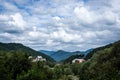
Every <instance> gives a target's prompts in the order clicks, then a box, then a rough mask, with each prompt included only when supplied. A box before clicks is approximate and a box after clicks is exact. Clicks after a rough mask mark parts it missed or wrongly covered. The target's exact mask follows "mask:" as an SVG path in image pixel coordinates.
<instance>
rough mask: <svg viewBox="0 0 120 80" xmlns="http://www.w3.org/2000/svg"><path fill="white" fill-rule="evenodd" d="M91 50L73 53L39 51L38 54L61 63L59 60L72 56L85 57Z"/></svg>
mask: <svg viewBox="0 0 120 80" xmlns="http://www.w3.org/2000/svg"><path fill="white" fill-rule="evenodd" d="M92 50H93V49H89V50H87V51H75V52H68V51H64V50H58V51H47V50H39V52H42V53H44V54H46V55H49V56H50V57H52V58H53V59H54V60H56V61H61V60H65V59H67V58H68V57H70V56H72V55H84V56H83V57H85V56H86V55H87V54H88V53H89V52H90V51H92Z"/></svg>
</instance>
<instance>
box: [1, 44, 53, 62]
mask: <svg viewBox="0 0 120 80" xmlns="http://www.w3.org/2000/svg"><path fill="white" fill-rule="evenodd" d="M0 51H3V52H6V53H8V52H12V51H13V52H14V51H22V52H24V53H25V54H27V55H31V56H34V57H36V56H42V57H44V58H46V59H47V61H50V62H55V60H54V59H52V58H51V57H49V56H48V55H45V54H43V53H41V52H38V51H35V50H33V49H31V48H29V47H26V46H24V45H22V44H20V43H0Z"/></svg>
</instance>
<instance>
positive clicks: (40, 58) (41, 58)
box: [28, 56, 46, 62]
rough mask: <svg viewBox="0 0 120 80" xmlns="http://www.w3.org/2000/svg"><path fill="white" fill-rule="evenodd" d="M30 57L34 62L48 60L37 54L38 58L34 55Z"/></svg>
mask: <svg viewBox="0 0 120 80" xmlns="http://www.w3.org/2000/svg"><path fill="white" fill-rule="evenodd" d="M28 58H29V59H31V60H32V62H37V61H46V59H45V58H43V57H42V56H37V57H36V58H33V57H32V56H29V57H28Z"/></svg>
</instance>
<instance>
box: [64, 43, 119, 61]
mask: <svg viewBox="0 0 120 80" xmlns="http://www.w3.org/2000/svg"><path fill="white" fill-rule="evenodd" d="M118 43H120V41H117V42H114V43H111V44H108V45H105V46H101V47H98V48H95V49H89V50H87V51H85V52H83V54H86V56H82V55H72V56H70V57H68V58H67V59H65V60H63V61H62V62H64V63H71V62H72V60H73V59H75V58H84V59H85V60H88V59H91V58H92V57H93V56H94V55H95V54H97V53H98V54H100V53H99V52H100V51H102V50H105V49H109V48H112V47H113V46H114V45H116V44H118Z"/></svg>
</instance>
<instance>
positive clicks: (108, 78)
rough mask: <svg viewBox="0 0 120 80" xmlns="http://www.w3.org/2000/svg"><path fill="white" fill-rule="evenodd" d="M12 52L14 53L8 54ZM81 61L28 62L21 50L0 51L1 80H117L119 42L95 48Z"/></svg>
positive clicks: (119, 72)
mask: <svg viewBox="0 0 120 80" xmlns="http://www.w3.org/2000/svg"><path fill="white" fill-rule="evenodd" d="M11 53H13V54H11ZM90 54H92V55H91V57H89V58H87V59H86V62H84V63H74V64H69V63H64V64H55V63H50V62H42V61H38V62H31V60H29V59H28V56H27V55H26V54H25V52H23V51H19V50H17V51H12V52H7V54H6V52H4V51H3V52H2V51H1V52H0V80H119V79H120V41H118V42H115V43H112V44H110V46H109V47H108V46H104V47H100V48H96V49H95V51H94V53H92V52H91V53H90Z"/></svg>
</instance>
